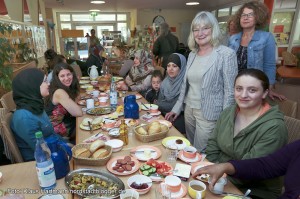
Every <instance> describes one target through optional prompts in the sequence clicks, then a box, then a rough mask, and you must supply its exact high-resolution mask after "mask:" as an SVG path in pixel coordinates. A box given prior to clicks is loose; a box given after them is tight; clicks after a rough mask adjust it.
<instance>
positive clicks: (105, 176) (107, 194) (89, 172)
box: [65, 169, 125, 198]
mask: <svg viewBox="0 0 300 199" xmlns="http://www.w3.org/2000/svg"><path fill="white" fill-rule="evenodd" d="M79 174H81V175H84V176H92V177H94V178H100V180H101V182H102V181H105V182H107V183H108V184H114V185H115V186H116V187H118V188H117V189H114V191H109V189H108V188H103V187H102V186H98V185H96V186H94V188H89V189H84V190H82V191H81V190H74V189H72V188H71V183H72V179H73V177H74V176H75V175H79ZM65 184H66V187H67V188H68V189H69V190H70V192H71V193H75V194H77V195H79V196H82V197H87V196H89V197H91V196H93V195H97V198H118V197H119V195H120V194H121V193H122V191H123V190H124V189H125V185H124V183H123V182H122V180H121V179H120V178H118V177H116V176H115V175H113V174H110V173H108V172H105V171H101V170H95V169H77V170H74V171H71V172H70V173H68V175H67V176H66V177H65ZM92 184H93V183H91V182H88V183H87V187H88V186H90V187H93V186H91V185H92ZM91 198H92V197H91Z"/></svg>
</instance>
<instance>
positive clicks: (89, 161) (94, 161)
mask: <svg viewBox="0 0 300 199" xmlns="http://www.w3.org/2000/svg"><path fill="white" fill-rule="evenodd" d="M90 145H91V144H77V145H75V146H74V147H73V148H72V153H73V158H74V161H75V162H76V164H84V165H91V166H102V165H105V164H106V163H107V162H108V160H109V159H110V157H111V154H112V148H111V146H108V145H105V146H104V147H103V148H105V149H106V150H108V152H109V153H108V155H107V156H105V157H103V158H83V157H77V156H75V151H76V150H77V149H79V148H86V149H89V148H90Z"/></svg>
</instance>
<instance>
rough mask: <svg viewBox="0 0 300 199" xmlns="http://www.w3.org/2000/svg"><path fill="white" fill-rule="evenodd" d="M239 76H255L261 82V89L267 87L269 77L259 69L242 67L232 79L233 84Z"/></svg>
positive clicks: (266, 88)
mask: <svg viewBox="0 0 300 199" xmlns="http://www.w3.org/2000/svg"><path fill="white" fill-rule="evenodd" d="M241 76H251V77H254V78H256V79H257V80H259V81H260V82H261V86H262V87H263V90H264V91H266V90H268V89H269V85H270V84H269V78H268V76H267V75H266V74H265V73H264V72H263V71H261V70H258V69H254V68H249V69H244V70H242V71H241V72H239V74H238V75H237V76H236V78H235V80H234V85H235V84H236V80H237V79H238V78H239V77H241Z"/></svg>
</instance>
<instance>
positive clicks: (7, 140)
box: [1, 113, 24, 163]
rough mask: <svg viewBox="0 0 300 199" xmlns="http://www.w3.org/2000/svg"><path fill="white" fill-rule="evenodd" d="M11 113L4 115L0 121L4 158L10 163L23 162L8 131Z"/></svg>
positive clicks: (13, 138)
mask: <svg viewBox="0 0 300 199" xmlns="http://www.w3.org/2000/svg"><path fill="white" fill-rule="evenodd" d="M11 117H12V113H6V114H5V116H4V118H3V119H2V121H1V124H2V128H3V131H2V135H1V136H2V139H3V143H4V148H5V154H6V156H7V157H8V158H9V159H10V160H11V162H12V163H20V162H24V160H23V157H22V155H21V153H20V150H19V148H18V146H17V143H16V140H15V137H14V135H13V133H12V131H11V129H10V121H11Z"/></svg>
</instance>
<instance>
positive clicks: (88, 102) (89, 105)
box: [86, 99, 95, 109]
mask: <svg viewBox="0 0 300 199" xmlns="http://www.w3.org/2000/svg"><path fill="white" fill-rule="evenodd" d="M94 103H95V102H94V99H87V100H86V108H87V109H91V108H94V107H95V105H94Z"/></svg>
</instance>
